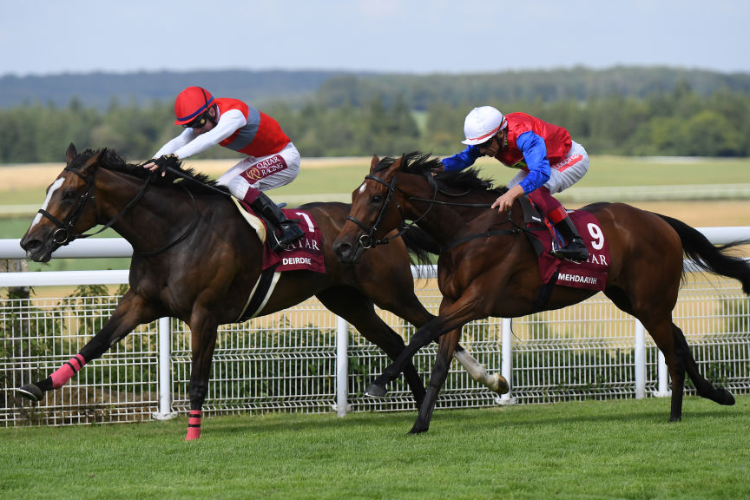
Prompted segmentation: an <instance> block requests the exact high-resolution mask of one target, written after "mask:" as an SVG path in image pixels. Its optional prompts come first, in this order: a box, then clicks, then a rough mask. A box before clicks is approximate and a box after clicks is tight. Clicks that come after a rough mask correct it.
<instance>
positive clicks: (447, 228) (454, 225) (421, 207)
mask: <svg viewBox="0 0 750 500" xmlns="http://www.w3.org/2000/svg"><path fill="white" fill-rule="evenodd" d="M405 184H406V183H405ZM411 184H413V185H410V186H406V185H404V186H402V185H399V186H398V189H399V190H400V191H401V193H402V195H403V199H402V200H401V201H400V203H401V205H402V206H403V207H404V209H405V212H406V215H407V216H408V217H409V218H410V219H411V220H412V221H416V224H417V225H418V226H419V227H421V228H422V229H424V230H425V231H427V233H428V234H429V235H430V236H432V237H433V239H434V240H435V241H437V242H438V243H439V244H440V245H446V244H447V243H449V242H451V241H453V240H454V239H456V238H457V237H458V235H460V233H461V231H462V230H463V229H464V227H465V226H466V225H467V218H466V217H465V216H464V215H463V214H461V213H460V212H459V211H458V210H457V209H456V207H453V206H450V205H440V204H437V203H431V202H430V201H416V200H413V199H410V198H420V199H421V200H432V199H433V198H434V197H435V192H434V190H433V189H432V187H429V189H428V188H427V187H426V184H424V183H411ZM436 199H437V200H440V201H443V200H441V197H440V196H439V195H438V197H437V198H436ZM449 201H451V202H457V201H456V199H455V198H451V199H450V200H449ZM457 203H460V201H458V202H457Z"/></svg>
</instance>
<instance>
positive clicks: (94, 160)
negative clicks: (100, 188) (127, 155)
mask: <svg viewBox="0 0 750 500" xmlns="http://www.w3.org/2000/svg"><path fill="white" fill-rule="evenodd" d="M106 154H107V148H104V149H101V150H99V151H97V152H96V154H94V155H93V156H92V157H91V158H89V159H88V160H86V163H84V165H83V167H81V171H80V174H81V175H82V176H84V177H88V176H89V175H90V174H91V173H92V172H93V170H94V169H95V168H96V167H97V166H98V165H99V160H100V159H101V158H102V156H104V155H106Z"/></svg>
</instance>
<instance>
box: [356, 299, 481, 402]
mask: <svg viewBox="0 0 750 500" xmlns="http://www.w3.org/2000/svg"><path fill="white" fill-rule="evenodd" d="M449 310H451V312H450V313H448V311H449ZM443 311H446V314H445V315H443ZM479 317H482V316H477V308H476V306H475V304H474V302H473V300H471V299H470V298H466V299H463V298H462V300H461V301H460V302H456V303H455V304H453V303H450V302H448V300H447V299H445V298H444V299H443V302H442V303H441V304H440V316H438V317H436V318H434V319H432V320H430V321H428V322H427V323H426V324H425V325H424V326H422V327H421V328H420V329H419V330H417V331H416V333H415V334H414V336H413V337H412V339H411V342H409V344H408V345H407V346H406V348H405V349H404V350H403V352H402V353H401V354H400V355H399V356H398V357H397V358H396V360H395V361H394V362H393V363H391V364H390V365H389V366H388V367H387V368H386V369H385V370H384V371H383V373H382V374H381V375H380V376H379V377H378V378H376V379H375V381H373V382H372V384H370V387H368V388H367V391H366V392H365V394H367V395H369V396H375V397H383V396H385V395H386V394H387V392H388V391H387V390H386V386H387V385H388V383H389V382H391V381H393V380H394V379H396V377H398V376H399V374H400V373H401V371H402V370H403V368H404V366H406V364H407V363H410V362H411V361H412V358H413V357H414V355H415V354H416V353H417V352H418V351H419V350H420V349H421V348H422V347H424V346H426V345H427V344H429V343H430V342H433V341H435V340H437V339H439V338H440V336H441V335H443V334H445V333H447V332H449V331H451V330H455V329H460V328H461V327H462V326H463V325H465V324H466V323H468V322H469V321H471V320H473V319H476V318H479ZM454 347H455V346H454Z"/></svg>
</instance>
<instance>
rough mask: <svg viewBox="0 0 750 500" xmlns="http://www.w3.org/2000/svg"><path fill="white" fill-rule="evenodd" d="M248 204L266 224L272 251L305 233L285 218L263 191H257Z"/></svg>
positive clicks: (292, 241) (276, 250)
mask: <svg viewBox="0 0 750 500" xmlns="http://www.w3.org/2000/svg"><path fill="white" fill-rule="evenodd" d="M250 206H251V207H252V209H253V210H254V211H255V213H256V214H258V215H260V216H261V217H263V220H265V221H266V223H267V224H268V226H269V229H270V231H269V232H270V233H271V235H272V239H271V240H270V242H271V248H272V249H273V251H274V252H278V251H279V250H281V249H282V248H283V247H285V246H286V245H289V244H291V243H294V242H295V241H297V240H299V239H300V238H302V237H303V236H304V235H305V232H304V231H303V230H302V229H300V227H299V226H298V225H297V224H296V223H295V222H294V221H291V220H289V219H287V218H286V215H284V212H283V211H282V210H281V209H280V208H279V207H278V206H276V204H275V203H274V202H273V201H271V199H270V198H269V197H268V196H266V195H265V194H264V193H262V192H261V193H259V194H258V195H257V197H256V198H255V200H253V202H252V203H251V204H250Z"/></svg>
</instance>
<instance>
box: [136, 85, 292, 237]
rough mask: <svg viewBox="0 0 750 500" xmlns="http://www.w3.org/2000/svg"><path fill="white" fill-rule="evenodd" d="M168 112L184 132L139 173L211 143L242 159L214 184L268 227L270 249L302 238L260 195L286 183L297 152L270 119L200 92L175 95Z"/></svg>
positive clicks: (189, 90) (194, 89)
mask: <svg viewBox="0 0 750 500" xmlns="http://www.w3.org/2000/svg"><path fill="white" fill-rule="evenodd" d="M174 113H175V117H176V120H175V124H176V125H182V126H183V127H184V129H185V130H184V131H183V132H182V133H181V134H180V135H178V136H177V137H175V138H174V139H172V140H171V141H169V142H168V143H166V144H165V145H164V146H162V148H161V149H160V150H159V151H157V153H156V154H155V155H154V159H153V160H152V161H150V162H148V163H146V164H145V165H144V167H145V168H148V169H149V170H156V169H158V168H159V166H160V164H161V163H163V162H164V161H165V158H167V157H169V156H176V157H177V158H178V159H180V160H184V159H185V158H189V157H191V156H193V155H196V154H198V153H202V152H203V151H206V150H207V149H209V148H211V147H213V146H215V145H217V144H218V145H220V146H223V147H225V148H229V149H232V150H234V151H238V152H240V153H244V154H246V155H247V158H245V159H243V160H242V161H240V162H239V163H237V164H236V165H235V166H233V167H232V168H231V169H229V170H228V171H227V172H226V173H225V174H224V175H222V176H221V177H220V178H219V180H218V183H219V184H220V185H225V186H227V187H228V188H229V191H230V192H231V193H232V195H234V196H235V197H236V198H238V199H241V200H244V201H245V202H247V203H248V204H249V205H250V206H251V207H252V208H253V210H255V211H256V213H257V214H258V215H260V216H262V217H263V218H264V219H265V220H266V222H268V223H269V225H270V226H271V228H272V231H270V232H271V233H272V234H273V235H274V238H275V241H273V242H272V244H273V245H274V248H275V249H276V250H278V249H280V248H282V247H283V246H285V245H288V244H290V243H294V242H295V241H297V240H298V239H300V238H301V237H302V236H303V235H304V232H303V231H302V230H301V229H300V228H299V227H298V226H297V224H295V223H294V222H293V221H290V220H288V219H287V218H286V217H285V216H284V212H282V211H281V209H280V208H279V207H278V206H276V204H275V203H274V202H273V201H271V199H270V198H268V197H267V196H266V195H265V194H264V193H263V191H267V190H269V189H273V188H277V187H281V186H284V185H286V184H289V183H290V182H292V181H293V180H294V179H295V178H296V177H297V174H298V173H299V167H300V154H299V151H297V148H295V147H294V144H292V142H291V141H290V140H289V137H287V135H286V134H285V133H284V131H283V130H281V127H280V126H279V124H278V123H277V122H276V120H274V119H273V118H271V117H270V116H268V115H267V114H265V113H263V112H261V111H259V110H257V109H255V108H253V107H252V106H249V105H247V104H245V103H244V102H242V101H240V100H237V99H229V98H214V97H213V96H212V95H211V93H210V92H209V91H207V90H206V89H204V88H201V87H188V88H186V89H185V90H183V91H182V92H180V95H178V96H177V99H176V100H175V103H174Z"/></svg>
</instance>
